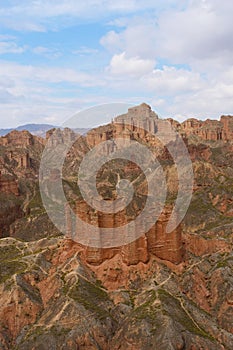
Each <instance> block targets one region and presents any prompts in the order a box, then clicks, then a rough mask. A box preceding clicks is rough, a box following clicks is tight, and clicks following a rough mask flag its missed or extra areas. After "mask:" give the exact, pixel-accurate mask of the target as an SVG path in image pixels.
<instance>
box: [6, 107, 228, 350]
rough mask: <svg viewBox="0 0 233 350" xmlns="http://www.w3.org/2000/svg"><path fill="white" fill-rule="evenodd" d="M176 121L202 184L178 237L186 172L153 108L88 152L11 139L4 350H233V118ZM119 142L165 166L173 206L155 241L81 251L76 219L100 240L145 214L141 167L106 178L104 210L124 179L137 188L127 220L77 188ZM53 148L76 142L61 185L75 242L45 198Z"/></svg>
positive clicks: (53, 133)
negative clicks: (89, 166)
mask: <svg viewBox="0 0 233 350" xmlns="http://www.w3.org/2000/svg"><path fill="white" fill-rule="evenodd" d="M167 120H168V121H169V123H170V125H171V126H172V127H173V128H174V130H175V131H177V132H178V133H179V134H180V135H181V136H182V139H183V141H184V143H185V145H186V147H187V149H188V152H189V155H190V158H191V160H192V166H193V173H194V182H193V195H192V200H191V203H190V206H189V208H188V210H187V213H186V215H185V217H184V219H183V221H182V223H181V224H179V225H178V226H177V227H176V229H175V230H173V232H172V233H170V234H167V233H166V227H167V224H168V222H169V219H170V216H171V212H172V209H173V206H174V200H175V198H176V195H177V191H178V184H177V171H176V167H175V164H174V162H173V160H172V156H171V154H170V153H169V147H166V146H165V145H163V144H162V143H161V141H160V140H158V139H157V138H156V134H157V135H158V134H161V135H163V134H164V133H165V132H167V130H164V129H163V128H164V126H163V125H164V124H163V122H161V120H160V118H159V117H158V115H157V114H156V113H155V112H153V111H152V110H151V107H150V106H149V105H147V104H145V103H143V104H141V105H139V106H136V107H133V108H130V109H129V110H128V112H127V113H126V114H124V115H122V116H119V117H116V118H115V119H114V120H112V122H111V123H109V124H108V125H104V126H100V127H98V128H95V129H93V130H90V131H87V132H86V133H84V134H83V135H81V136H80V137H79V138H78V141H77V142H75V139H76V138H77V135H76V133H75V132H74V131H73V130H70V129H67V128H66V129H64V130H61V129H52V130H50V131H48V132H47V135H46V138H45V139H42V138H40V137H37V136H33V135H31V134H30V133H28V132H26V131H22V132H15V131H12V132H11V133H10V134H8V135H6V136H4V137H1V138H0V170H1V173H0V175H1V176H0V190H1V192H0V208H1V211H0V214H1V215H0V234H1V237H2V238H1V239H0V253H1V254H0V293H1V294H0V295H1V300H2V303H1V306H0V348H1V349H3V350H12V349H15V350H16V349H17V350H29V349H30V350H31V349H35V350H43V349H47V348H51V349H58V350H60V349H61V350H62V349H63V350H64V349H68V350H69V349H70V350H72V349H82V350H89V349H90V350H97V349H103V350H110V349H111V350H120V349H121V350H128V349H129V350H150V349H158V350H167V349H171V350H179V349H187V350H191V349H192V350H194V349H196V350H199V349H200V350H201V349H206V350H219V349H222V350H224V349H227V350H230V349H232V348H233V324H232V315H233V255H232V244H233V223H232V217H233V199H232V198H233V166H232V164H233V116H222V117H220V120H219V121H217V120H206V121H198V120H197V119H188V120H186V121H184V122H183V123H178V122H177V121H175V120H173V119H171V118H168V119H167ZM165 136H166V138H165V140H167V141H168V145H169V142H171V143H174V142H175V138H174V137H173V133H172V132H171V133H170V134H166V135H165ZM116 138H121V139H123V140H126V141H127V140H134V141H137V142H141V143H142V144H143V145H145V146H147V147H149V148H150V149H151V150H152V152H153V153H154V154H155V155H156V157H157V159H158V160H159V162H160V164H161V166H162V167H163V171H164V174H165V177H166V183H167V198H166V203H165V206H164V208H163V211H162V212H161V214H160V216H159V218H158V220H157V221H156V222H155V223H154V225H152V227H151V228H150V230H149V231H147V232H145V233H144V234H143V235H142V236H141V237H139V238H137V239H136V240H134V241H133V242H131V243H129V244H125V245H122V246H119V247H111V248H95V247H91V246H88V245H86V246H85V245H82V244H79V243H78V235H79V234H81V230H82V228H81V226H80V225H79V224H78V223H77V224H76V226H75V233H73V231H72V227H71V226H72V222H71V216H70V210H71V209H72V210H73V211H74V213H75V214H76V215H78V217H79V218H80V219H82V220H83V221H84V222H87V223H89V224H91V225H93V226H95V227H97V228H98V229H99V235H100V238H101V230H102V229H103V228H109V227H121V226H124V225H125V224H127V223H128V222H131V221H133V220H134V219H135V217H136V216H137V215H138V214H139V213H140V212H141V210H142V209H143V207H144V205H145V201H146V196H147V191H148V188H147V181H146V177H145V176H143V174H142V169H140V167H139V166H138V165H137V164H136V160H135V159H134V157H132V158H131V160H130V161H129V160H128V161H120V160H119V161H112V162H109V163H108V164H106V165H104V166H103V167H102V168H101V169H100V171H99V173H98V176H97V189H98V192H99V194H100V195H101V196H102V198H103V200H105V201H106V200H108V201H111V200H113V199H116V198H117V191H116V187H117V183H118V180H119V177H120V178H126V179H127V180H129V181H130V182H132V183H133V184H134V189H135V195H134V197H133V200H132V202H131V203H130V204H129V205H128V207H127V208H125V209H124V210H121V211H120V212H117V213H115V214H106V213H104V212H102V211H101V210H99V211H98V210H94V209H93V208H92V207H91V206H89V205H88V204H87V203H86V202H85V201H84V199H83V198H82V195H81V193H80V191H79V189H78V188H77V187H78V186H77V174H78V168H79V165H80V163H81V161H82V158H83V157H84V156H85V154H87V153H88V152H89V151H90V150H91V149H92V148H93V147H95V146H97V145H99V144H101V143H102V142H103V141H108V147H106V148H104V149H103V153H104V154H105V155H108V154H115V152H116V154H117V151H118V150H117V147H116V145H115V143H114V139H116ZM46 142H47V143H49V146H50V147H57V146H59V145H62V144H64V143H65V142H74V144H73V146H72V148H71V149H70V151H69V153H68V155H67V158H66V161H65V165H64V167H63V174H62V181H63V187H64V192H65V194H66V198H67V205H66V206H65V207H64V212H63V214H62V215H63V217H64V223H65V225H66V236H62V235H61V234H60V233H59V232H58V230H57V229H56V227H55V226H54V225H53V224H52V223H51V221H50V220H49V218H48V216H47V214H46V212H45V210H44V207H43V202H42V200H41V197H40V192H39V186H38V174H39V166H40V159H41V156H42V152H43V150H44V147H45V145H46ZM99 156H100V157H101V156H102V155H101V154H100V155H99ZM74 160H75V161H74ZM148 167H149V165H148ZM150 168H151V169H152V167H151V166H150ZM152 171H153V169H152ZM60 176H61V174H60V172H59V171H58V169H56V168H54V169H53V171H52V172H51V174H50V180H51V181H52V182H53V183H54V184H56V181H58V180H59V178H60ZM68 204H69V205H68ZM149 219H150V220H151V218H147V220H149ZM136 229H137V228H135V230H136ZM135 232H136V231H135ZM74 235H77V237H75V236H74Z"/></svg>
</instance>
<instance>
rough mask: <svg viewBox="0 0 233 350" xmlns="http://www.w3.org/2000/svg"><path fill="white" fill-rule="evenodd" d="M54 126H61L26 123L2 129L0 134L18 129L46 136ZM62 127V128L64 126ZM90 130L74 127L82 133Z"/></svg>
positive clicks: (3, 134)
mask: <svg viewBox="0 0 233 350" xmlns="http://www.w3.org/2000/svg"><path fill="white" fill-rule="evenodd" d="M53 128H59V126H55V125H50V124H25V125H21V126H18V127H17V128H10V129H0V136H5V135H7V134H8V133H9V132H11V131H13V130H17V131H22V130H27V131H29V132H30V133H31V134H33V135H36V136H41V137H45V135H46V132H47V131H48V130H51V129H53ZM60 128H61V129H62V127H60ZM88 130H89V129H85V128H77V129H74V131H76V132H77V133H80V134H83V133H85V132H87V131H88Z"/></svg>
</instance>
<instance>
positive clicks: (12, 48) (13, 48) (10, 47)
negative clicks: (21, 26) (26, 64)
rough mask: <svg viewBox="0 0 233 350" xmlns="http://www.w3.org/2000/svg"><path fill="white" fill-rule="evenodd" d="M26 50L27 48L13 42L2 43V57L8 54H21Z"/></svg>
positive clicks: (0, 53)
mask: <svg viewBox="0 0 233 350" xmlns="http://www.w3.org/2000/svg"><path fill="white" fill-rule="evenodd" d="M25 50H26V47H25V46H24V47H20V46H18V45H17V44H16V43H15V42H13V41H0V55H2V54H6V53H14V54H20V53H23V52H24V51H25Z"/></svg>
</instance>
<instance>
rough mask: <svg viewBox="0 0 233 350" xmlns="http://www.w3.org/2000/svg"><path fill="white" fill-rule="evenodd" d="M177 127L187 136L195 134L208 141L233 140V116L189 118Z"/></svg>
mask: <svg viewBox="0 0 233 350" xmlns="http://www.w3.org/2000/svg"><path fill="white" fill-rule="evenodd" d="M176 128H177V129H179V130H180V132H181V133H184V134H185V135H187V136H190V135H195V136H198V137H199V138H200V139H203V140H206V141H220V140H223V141H231V140H233V116H221V118H220V121H218V120H210V119H207V120H205V121H201V120H197V119H195V118H191V119H187V120H186V121H184V122H183V123H181V124H180V125H176Z"/></svg>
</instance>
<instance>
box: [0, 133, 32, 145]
mask: <svg viewBox="0 0 233 350" xmlns="http://www.w3.org/2000/svg"><path fill="white" fill-rule="evenodd" d="M33 143H34V138H33V136H32V135H31V134H30V133H29V132H28V131H26V130H25V131H16V130H14V131H11V132H10V133H9V134H7V135H6V136H3V137H1V138H0V145H2V146H8V145H12V146H15V147H27V146H32V145H33Z"/></svg>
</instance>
